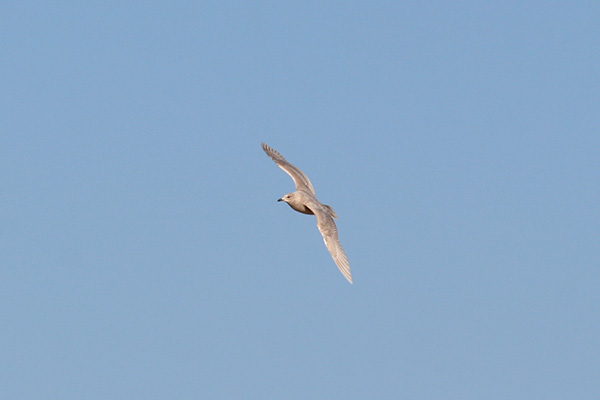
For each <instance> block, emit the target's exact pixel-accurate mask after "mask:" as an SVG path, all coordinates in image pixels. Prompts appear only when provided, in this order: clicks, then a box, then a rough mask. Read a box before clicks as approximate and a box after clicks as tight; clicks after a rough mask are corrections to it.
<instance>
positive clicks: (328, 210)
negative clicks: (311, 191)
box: [321, 204, 337, 219]
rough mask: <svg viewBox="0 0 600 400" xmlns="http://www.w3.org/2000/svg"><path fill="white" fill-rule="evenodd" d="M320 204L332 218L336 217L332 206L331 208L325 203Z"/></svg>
mask: <svg viewBox="0 0 600 400" xmlns="http://www.w3.org/2000/svg"><path fill="white" fill-rule="evenodd" d="M321 205H322V206H323V208H324V209H325V211H327V214H329V215H331V217H332V218H335V219H337V214H336V213H335V211H333V208H331V206H328V205H327V204H321Z"/></svg>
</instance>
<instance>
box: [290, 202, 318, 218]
mask: <svg viewBox="0 0 600 400" xmlns="http://www.w3.org/2000/svg"><path fill="white" fill-rule="evenodd" d="M288 204H289V206H290V207H292V208H293V209H294V210H296V211H298V212H301V213H302V214H309V215H314V212H312V211H311V209H310V208H308V207H306V206H305V205H304V204H290V203H288Z"/></svg>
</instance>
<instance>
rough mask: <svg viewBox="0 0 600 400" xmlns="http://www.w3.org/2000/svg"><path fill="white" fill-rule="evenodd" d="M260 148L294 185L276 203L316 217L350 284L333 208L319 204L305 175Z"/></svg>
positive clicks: (278, 155) (271, 152) (336, 261)
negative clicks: (293, 189)
mask: <svg viewBox="0 0 600 400" xmlns="http://www.w3.org/2000/svg"><path fill="white" fill-rule="evenodd" d="M262 148H263V150H264V151H265V153H267V155H268V156H269V157H271V159H272V160H273V161H275V164H277V166H278V167H279V168H281V169H282V170H284V171H285V172H286V173H287V174H288V175H289V176H291V177H292V179H293V180H294V183H295V184H296V191H295V192H292V193H288V194H286V195H284V196H283V197H282V198H280V199H279V200H278V201H284V202H286V203H287V204H288V205H289V206H290V207H292V208H293V209H294V210H296V211H298V212H301V213H303V214H310V215H313V214H314V215H315V216H316V217H317V228H318V229H319V231H320V232H321V235H322V236H323V241H324V242H325V246H326V247H327V250H329V253H331V257H332V258H333V261H335V264H336V265H337V266H338V268H339V269H340V271H341V272H342V274H343V275H344V277H345V278H346V279H347V280H348V282H350V283H352V275H351V273H350V264H349V263H348V258H347V257H346V254H345V253H344V250H343V249H342V246H341V244H340V241H339V239H338V233H337V227H336V226H335V222H334V221H333V219H334V218H337V215H336V214H335V211H333V208H331V207H330V206H328V205H327V204H321V203H320V202H319V201H318V200H317V198H316V196H315V189H314V188H313V186H312V183H311V182H310V180H309V179H308V177H307V176H306V175H304V173H303V172H302V171H300V170H299V169H298V168H296V167H295V166H293V165H292V164H290V163H289V162H287V161H286V159H285V158H283V156H282V155H281V154H279V153H278V152H277V151H275V150H273V149H272V148H270V147H269V146H267V145H266V144H264V143H262Z"/></svg>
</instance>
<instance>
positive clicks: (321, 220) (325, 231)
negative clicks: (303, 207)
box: [308, 203, 352, 283]
mask: <svg viewBox="0 0 600 400" xmlns="http://www.w3.org/2000/svg"><path fill="white" fill-rule="evenodd" d="M308 207H309V208H310V209H311V210H312V211H313V212H314V214H315V216H316V217H317V228H319V232H321V235H323V241H324V242H325V246H327V250H329V253H331V257H332V258H333V261H335V264H336V265H337V266H338V268H339V269H340V271H341V272H342V274H343V275H344V277H345V278H346V279H348V282H350V283H352V274H351V273H350V264H349V263H348V258H347V257H346V253H344V249H342V245H341V244H340V240H339V239H338V232H337V227H336V226H335V222H333V218H331V215H329V214H328V213H327V212H326V211H325V210H324V209H323V208H322V207H320V206H319V205H317V204H314V203H311V204H309V205H308Z"/></svg>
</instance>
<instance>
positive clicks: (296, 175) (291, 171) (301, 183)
mask: <svg viewBox="0 0 600 400" xmlns="http://www.w3.org/2000/svg"><path fill="white" fill-rule="evenodd" d="M262 148H263V150H264V151H265V153H267V155H268V156H269V157H271V159H272V160H273V161H275V164H277V166H278V167H279V168H281V169H282V170H284V171H285V172H286V173H287V174H288V175H289V176H291V177H292V179H293V180H294V183H295V184H296V190H304V191H308V192H309V193H312V194H313V195H314V194H315V189H313V185H312V183H310V180H309V179H308V177H307V176H306V175H304V173H303V172H302V171H300V170H299V169H298V168H296V167H295V166H293V165H292V164H290V163H289V162H287V161H286V159H285V158H283V156H282V155H281V154H279V152H277V151H276V150H273V149H272V148H270V147H269V146H267V145H266V144H264V143H262Z"/></svg>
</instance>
